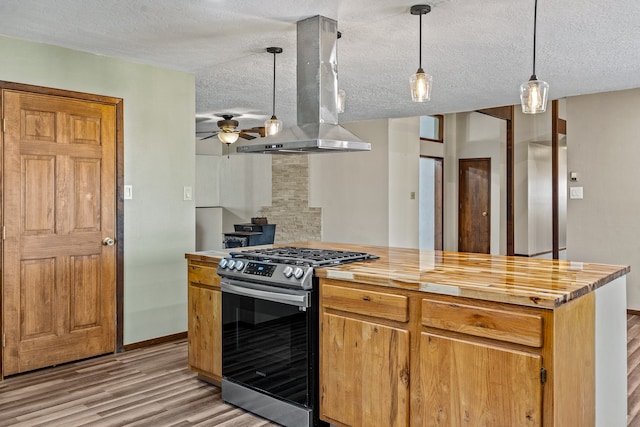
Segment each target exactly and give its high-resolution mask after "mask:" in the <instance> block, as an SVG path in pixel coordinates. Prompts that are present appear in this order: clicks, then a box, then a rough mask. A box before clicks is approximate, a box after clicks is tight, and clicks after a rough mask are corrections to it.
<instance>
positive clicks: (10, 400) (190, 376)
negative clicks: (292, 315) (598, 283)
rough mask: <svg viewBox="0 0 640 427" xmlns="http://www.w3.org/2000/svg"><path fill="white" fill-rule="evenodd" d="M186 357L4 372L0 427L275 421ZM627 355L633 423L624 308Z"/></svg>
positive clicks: (157, 352)
mask: <svg viewBox="0 0 640 427" xmlns="http://www.w3.org/2000/svg"><path fill="white" fill-rule="evenodd" d="M186 360H187V343H186V341H185V340H181V341H176V342H172V343H167V344H162V345H158V346H154V347H150V348H145V349H138V350H133V351H129V352H126V353H123V354H116V355H108V356H102V357H97V358H94V359H89V360H84V361H80V362H76V363H70V364H66V365H63V366H57V367H53V368H48V369H42V370H39V371H35V372H30V373H27V374H22V375H16V376H13V377H9V378H6V379H5V380H4V381H3V382H0V427H4V426H65V427H72V426H91V427H94V426H95V427H101V426H154V427H162V426H180V427H183V426H184V427H187V426H219V427H267V426H268V427H274V426H276V424H273V423H270V422H268V421H266V420H264V419H261V418H259V417H256V416H254V415H252V414H249V413H247V412H245V411H243V410H241V409H238V408H235V407H233V406H230V405H226V404H225V403H223V402H222V399H221V396H220V389H219V388H217V387H215V386H212V385H210V384H207V383H205V382H202V381H200V380H198V379H197V377H196V375H195V374H194V373H193V372H191V371H190V370H189V369H187V367H186ZM627 361H628V362H627V367H628V392H627V395H628V411H629V417H628V426H631V427H640V316H635V315H629V316H627Z"/></svg>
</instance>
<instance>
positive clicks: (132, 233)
mask: <svg viewBox="0 0 640 427" xmlns="http://www.w3.org/2000/svg"><path fill="white" fill-rule="evenodd" d="M0 57H2V58H3V59H2V61H0V79H1V80H5V81H11V82H16V83H25V84H33V85H39V86H45V87H52V88H58V89H65V90H73V91H80V92H87V93H94V94H99V95H107V96H112V97H118V98H123V99H124V179H125V183H126V184H129V185H133V200H126V201H125V204H124V209H125V212H124V236H125V242H124V255H125V260H124V311H125V312H124V343H125V344H129V343H133V342H139V341H143V340H147V339H151V338H156V337H160V336H165V335H170V334H174V333H178V332H183V331H185V330H186V329H187V287H186V281H187V274H186V262H185V259H184V254H185V252H188V251H193V249H194V247H195V237H194V232H193V230H194V228H195V209H194V207H195V206H194V202H193V201H183V200H182V199H183V187H184V186H191V187H193V186H194V183H195V173H194V169H195V168H194V166H195V149H194V139H193V135H194V131H195V129H194V120H193V117H194V116H195V83H194V77H193V76H192V75H190V74H187V73H184V72H179V71H172V70H167V69H162V68H158V67H151V66H146V65H140V64H135V63H131V62H127V61H123V60H119V59H114V58H109V57H105V56H98V55H92V54H88V53H83V52H78V51H73V50H69V49H63V48H59V47H54V46H49V45H45V44H40V43H32V42H27V41H21V40H16V39H11V38H6V37H1V36H0Z"/></svg>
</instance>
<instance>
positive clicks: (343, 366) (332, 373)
mask: <svg viewBox="0 0 640 427" xmlns="http://www.w3.org/2000/svg"><path fill="white" fill-rule="evenodd" d="M409 344H410V343H409V332H408V331H405V330H402V329H397V328H392V327H389V326H384V325H380V324H377V323H371V322H364V321H361V320H356V319H352V318H349V317H344V316H338V315H333V314H324V315H323V319H322V356H321V357H322V360H321V362H320V363H321V367H320V376H321V379H320V385H321V390H320V411H321V417H322V418H323V419H325V420H327V419H329V420H331V421H338V422H340V423H343V424H345V425H349V426H362V427H367V426H369V427H378V426H389V427H393V426H397V427H400V426H402V427H404V426H408V425H409Z"/></svg>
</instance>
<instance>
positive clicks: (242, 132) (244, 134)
mask: <svg viewBox="0 0 640 427" xmlns="http://www.w3.org/2000/svg"><path fill="white" fill-rule="evenodd" d="M240 138H244V139H247V140H249V141H251V140H252V139H256V137H255V136H253V135H249V134H248V133H246V132H245V131H243V130H241V131H240Z"/></svg>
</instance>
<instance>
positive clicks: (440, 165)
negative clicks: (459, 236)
mask: <svg viewBox="0 0 640 427" xmlns="http://www.w3.org/2000/svg"><path fill="white" fill-rule="evenodd" d="M420 158H424V159H432V160H433V161H434V179H433V181H434V182H433V185H434V191H433V196H434V213H433V219H434V224H433V228H434V239H433V246H434V249H435V250H440V251H441V250H443V249H444V157H436V156H427V155H423V154H421V155H420ZM421 184H422V183H421ZM420 221H422V218H420Z"/></svg>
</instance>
